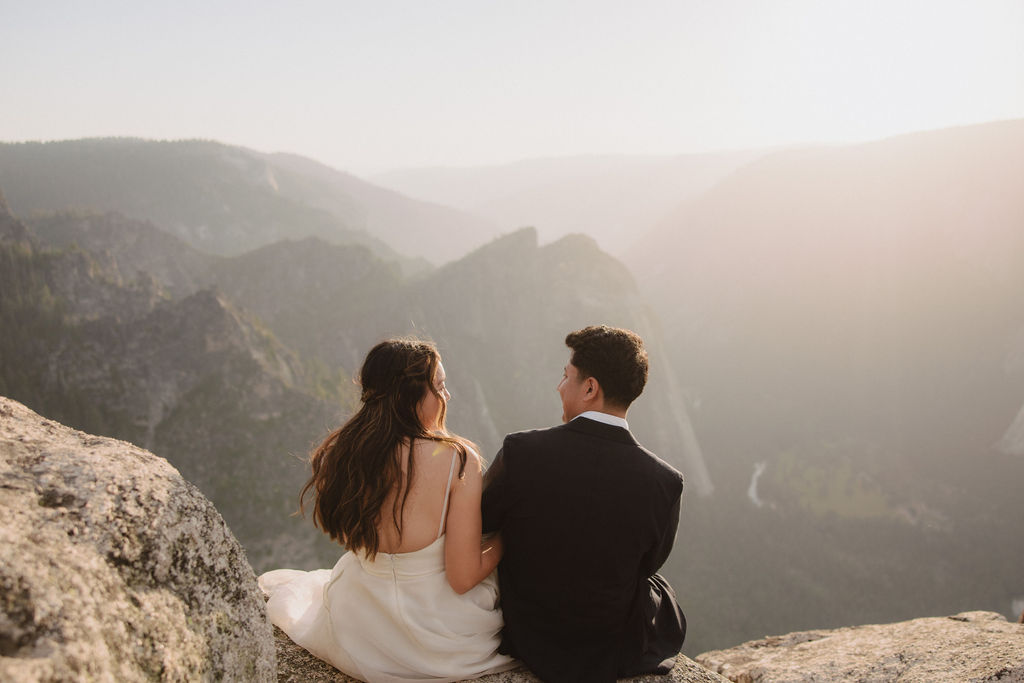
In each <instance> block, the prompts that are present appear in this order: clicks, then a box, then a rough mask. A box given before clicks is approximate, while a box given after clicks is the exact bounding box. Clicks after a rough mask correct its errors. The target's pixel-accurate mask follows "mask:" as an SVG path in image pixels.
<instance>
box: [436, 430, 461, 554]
mask: <svg viewBox="0 0 1024 683" xmlns="http://www.w3.org/2000/svg"><path fill="white" fill-rule="evenodd" d="M457 455H458V451H456V450H455V449H454V448H453V449H452V466H451V467H449V468H448V488H446V489H445V490H444V507H443V508H441V525H440V526H438V527H437V538H441V534H442V533H444V523H445V518H446V517H448V497H449V496H451V493H452V478H453V477H454V476H455V457H456V456H457ZM437 538H435V539H434V540H435V541H436V540H437Z"/></svg>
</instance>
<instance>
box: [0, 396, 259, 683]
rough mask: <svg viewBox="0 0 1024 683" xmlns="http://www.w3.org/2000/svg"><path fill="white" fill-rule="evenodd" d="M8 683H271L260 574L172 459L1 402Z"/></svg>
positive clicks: (1, 578) (1, 580)
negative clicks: (159, 682)
mask: <svg viewBox="0 0 1024 683" xmlns="http://www.w3.org/2000/svg"><path fill="white" fill-rule="evenodd" d="M0 514H2V517H3V520H4V522H3V525H2V526H0V680H5V681H19V682H25V683H29V682H33V681H62V680H97V681H101V680H102V681H115V680H116V681H153V680H163V681H212V680H230V681H257V682H259V681H273V680H274V679H275V674H276V663H275V660H274V654H275V650H274V641H273V634H272V631H271V628H270V626H269V625H268V623H267V620H266V610H265V603H264V601H263V598H262V595H261V593H260V591H259V588H258V586H257V584H256V576H255V574H254V573H253V570H252V568H251V567H250V566H249V563H248V562H247V560H246V557H245V553H244V551H243V550H242V548H241V546H240V545H239V544H238V542H237V541H236V540H235V538H234V536H233V535H232V534H231V532H230V530H229V529H228V528H227V525H226V524H225V523H224V520H223V519H222V518H221V516H220V514H219V513H218V512H217V511H216V510H215V509H214V507H213V504H212V503H210V501H209V500H207V499H206V498H205V497H204V496H203V495H202V494H201V493H200V492H199V490H198V489H196V488H195V487H194V486H193V485H192V484H190V483H188V482H187V481H185V480H184V479H183V478H182V477H181V475H180V474H179V473H178V471H177V470H175V469H174V468H173V467H172V466H171V465H170V464H168V462H167V461H166V460H164V459H162V458H158V457H157V456H155V455H153V454H152V453H148V452H146V451H144V450H142V449H140V448H137V447H135V446H133V445H131V444H128V443H124V442H122V441H116V440H114V439H107V438H101V437H96V436H90V435H88V434H83V433H82V432H77V431H75V430H72V429H70V428H68V427H65V426H63V425H60V424H57V423H55V422H52V421H50V420H46V419H45V418H43V417H40V416H39V415H37V414H36V413H34V412H32V411H31V410H29V409H28V408H26V407H25V406H23V405H21V404H20V403H17V402H15V401H12V400H10V399H7V398H2V397H0Z"/></svg>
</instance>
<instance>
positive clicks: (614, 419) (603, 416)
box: [573, 410, 629, 429]
mask: <svg viewBox="0 0 1024 683" xmlns="http://www.w3.org/2000/svg"><path fill="white" fill-rule="evenodd" d="M576 417H585V418H587V419H588V420H593V421H594V422H603V423H605V424H606V425H612V426H613V427H622V428H623V429H629V423H628V422H626V418H624V417H619V416H618V415H609V414H608V413H599V412H597V411H596V410H588V411H585V412H582V413H580V414H579V415H577V416H576ZM576 417H574V418H573V419H574V420H575V419H576Z"/></svg>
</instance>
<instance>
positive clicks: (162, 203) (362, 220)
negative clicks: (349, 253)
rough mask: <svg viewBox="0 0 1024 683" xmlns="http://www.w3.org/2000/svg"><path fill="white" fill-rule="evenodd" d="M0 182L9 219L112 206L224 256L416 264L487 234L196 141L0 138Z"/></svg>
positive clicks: (385, 194)
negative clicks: (328, 247) (316, 247)
mask: <svg viewBox="0 0 1024 683" xmlns="http://www.w3.org/2000/svg"><path fill="white" fill-rule="evenodd" d="M0 187H3V188H4V190H5V192H6V193H7V200H8V202H9V203H10V206H11V209H12V210H13V211H14V212H15V214H17V215H21V216H26V217H31V216H32V215H33V214H34V213H35V212H38V211H63V210H68V209H74V210H91V211H94V212H106V211H117V212H119V213H122V214H124V215H125V216H128V217H130V218H134V219H138V220H149V221H151V222H152V223H153V224H154V225H156V226H157V227H159V228H161V229H163V230H165V231H167V232H169V233H171V234H173V235H175V236H177V237H179V238H181V239H182V240H184V241H185V242H187V243H188V244H190V245H192V246H193V247H195V248H198V249H201V250H203V251H206V252H209V253H213V254H221V255H233V254H239V253H242V252H245V251H249V250H251V249H253V248H256V247H259V246H263V245H266V244H269V243H272V242H277V241H279V240H281V239H299V238H303V237H309V236H317V237H320V238H322V239H324V240H326V241H328V242H332V243H335V244H362V245H365V246H368V247H370V248H371V249H372V250H373V251H374V252H375V253H376V254H378V255H380V256H382V257H383V258H386V259H388V260H396V261H397V260H401V261H403V267H404V268H406V269H407V270H408V271H409V272H416V271H420V270H423V268H424V267H426V264H428V263H434V264H440V263H443V262H445V261H447V260H449V259H450V258H452V254H460V253H464V252H465V251H466V250H467V249H470V248H472V247H473V246H475V245H478V244H481V243H483V242H485V241H486V240H487V239H488V238H489V237H491V236H492V235H493V234H494V231H493V229H490V228H488V227H487V226H486V225H485V224H483V222H481V221H476V220H475V219H472V218H469V217H467V216H465V215H462V214H459V213H458V212H456V211H454V210H450V209H444V208H443V207H438V206H432V205H428V204H425V203H423V202H417V201H413V200H410V199H407V198H405V197H402V196H401V195H398V194H397V193H394V192H390V191H387V190H383V189H380V188H375V187H373V186H371V185H369V184H368V183H365V182H362V181H359V180H357V179H356V178H353V177H352V176H349V175H347V174H344V173H341V172H338V171H334V170H333V169H329V168H327V167H325V166H322V165H320V164H317V163H316V162H313V161H310V160H306V159H302V158H301V157H295V156H290V155H268V154H262V153H259V152H254V151H251V150H248V149H244V148H241V147H231V146H228V145H223V144H220V143H217V142H211V141H203V140H185V141H177V142H167V141H151V140H139V139H128V138H107V139H88V140H70V141H63V142H49V143H0ZM400 235H405V236H406V237H405V238H403V239H399V236H400ZM392 240H394V242H392Z"/></svg>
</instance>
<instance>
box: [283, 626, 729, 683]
mask: <svg viewBox="0 0 1024 683" xmlns="http://www.w3.org/2000/svg"><path fill="white" fill-rule="evenodd" d="M274 639H275V641H276V643H277V680H278V683H359V681H358V680H357V679H355V678H352V677H350V676H346V675H345V674H343V673H341V672H340V671H338V670H337V669H335V668H334V667H333V666H331V665H330V664H328V663H327V662H324V661H323V660H320V659H317V658H316V657H314V656H313V655H311V654H309V653H308V652H306V651H305V650H304V649H302V648H301V647H299V646H298V645H296V644H295V643H293V642H292V641H291V640H289V638H288V636H286V635H285V634H284V632H283V631H281V629H279V628H276V627H275V628H274ZM474 680H475V681H478V682H479V683H540V679H539V678H537V677H536V676H534V675H533V674H532V673H530V672H529V671H528V670H527V669H525V668H519V669H513V670H511V671H503V672H501V673H496V674H489V675H487V676H481V677H480V678H476V679H474ZM623 680H625V681H630V683H729V679H727V678H723V677H722V676H720V675H718V674H716V673H713V672H711V671H708V670H707V669H705V668H704V667H703V666H701V665H700V664H697V663H696V662H694V661H693V660H692V659H689V658H688V657H685V656H683V655H679V657H678V658H677V659H676V665H675V668H673V669H672V671H670V672H669V673H668V674H666V675H664V676H637V677H635V678H626V679H623Z"/></svg>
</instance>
